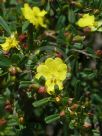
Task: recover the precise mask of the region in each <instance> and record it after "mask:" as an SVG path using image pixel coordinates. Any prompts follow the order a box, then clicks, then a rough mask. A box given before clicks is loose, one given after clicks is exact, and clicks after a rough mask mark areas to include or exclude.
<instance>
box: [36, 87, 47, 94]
mask: <svg viewBox="0 0 102 136" xmlns="http://www.w3.org/2000/svg"><path fill="white" fill-rule="evenodd" d="M45 92H46V88H45V86H40V87H39V89H38V93H39V94H44V93H45Z"/></svg>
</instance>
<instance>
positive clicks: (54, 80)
mask: <svg viewBox="0 0 102 136" xmlns="http://www.w3.org/2000/svg"><path fill="white" fill-rule="evenodd" d="M66 75H67V65H66V64H65V63H64V62H63V61H62V60H61V59H60V58H55V59H52V58H48V59H47V60H46V61H45V62H44V63H42V64H40V65H39V66H38V67H37V74H36V75H35V77H36V78H37V79H39V78H40V77H41V76H43V77H44V78H45V80H46V81H45V86H46V90H47V93H49V94H52V93H54V91H55V90H54V87H55V85H57V86H58V87H59V90H62V89H63V81H64V80H65V78H66Z"/></svg>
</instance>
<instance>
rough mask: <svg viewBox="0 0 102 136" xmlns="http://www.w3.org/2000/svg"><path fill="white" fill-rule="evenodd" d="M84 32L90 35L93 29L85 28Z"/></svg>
mask: <svg viewBox="0 0 102 136" xmlns="http://www.w3.org/2000/svg"><path fill="white" fill-rule="evenodd" d="M83 31H84V32H85V33H89V32H91V28H89V27H85V28H83Z"/></svg>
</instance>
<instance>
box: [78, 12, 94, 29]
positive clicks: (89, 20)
mask: <svg viewBox="0 0 102 136" xmlns="http://www.w3.org/2000/svg"><path fill="white" fill-rule="evenodd" d="M77 25H78V26H79V27H89V28H92V27H95V26H96V21H95V17H94V15H89V14H84V15H83V17H82V18H80V19H79V20H78V22H77Z"/></svg>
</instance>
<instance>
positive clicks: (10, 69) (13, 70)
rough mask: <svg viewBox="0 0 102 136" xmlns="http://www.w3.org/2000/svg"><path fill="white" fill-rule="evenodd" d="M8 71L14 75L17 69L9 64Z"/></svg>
mask: <svg viewBox="0 0 102 136" xmlns="http://www.w3.org/2000/svg"><path fill="white" fill-rule="evenodd" d="M8 71H9V72H10V74H11V75H16V73H17V69H16V67H14V66H11V67H10V68H9V69H8Z"/></svg>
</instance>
